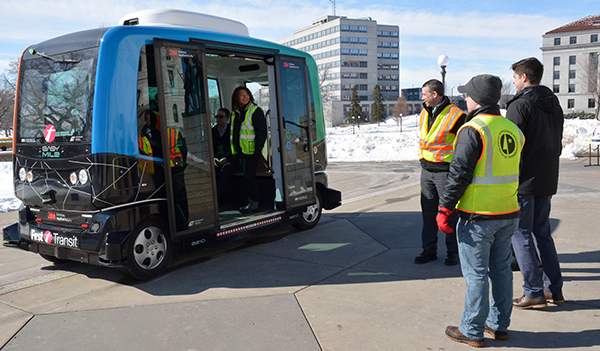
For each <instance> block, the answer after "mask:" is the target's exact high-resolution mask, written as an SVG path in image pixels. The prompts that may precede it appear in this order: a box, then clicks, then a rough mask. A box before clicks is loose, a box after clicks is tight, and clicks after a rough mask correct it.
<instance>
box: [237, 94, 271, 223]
mask: <svg viewBox="0 0 600 351" xmlns="http://www.w3.org/2000/svg"><path fill="white" fill-rule="evenodd" d="M231 108H232V110H233V114H232V117H231V137H230V142H231V155H230V156H228V159H230V161H237V162H239V165H240V166H241V169H242V173H243V174H244V180H245V182H246V185H247V187H248V204H247V205H246V206H244V207H242V208H240V212H241V213H248V212H252V211H255V210H256V209H258V200H259V197H258V184H257V182H256V170H257V168H258V163H259V162H260V160H261V157H262V148H263V146H264V145H265V141H266V139H267V123H266V121H265V114H264V112H263V110H262V109H261V108H260V107H258V106H257V105H256V104H255V102H254V97H253V96H252V93H251V92H250V90H249V89H248V88H246V87H237V88H236V89H235V90H234V92H233V96H232V98H231Z"/></svg>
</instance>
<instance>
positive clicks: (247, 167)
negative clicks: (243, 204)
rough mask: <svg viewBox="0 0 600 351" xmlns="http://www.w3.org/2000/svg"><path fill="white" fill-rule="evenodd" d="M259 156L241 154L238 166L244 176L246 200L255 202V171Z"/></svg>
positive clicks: (256, 194)
mask: <svg viewBox="0 0 600 351" xmlns="http://www.w3.org/2000/svg"><path fill="white" fill-rule="evenodd" d="M260 156H261V155H260V154H258V155H256V154H254V155H246V154H241V157H240V158H239V162H240V166H241V167H242V173H243V174H244V181H246V185H247V186H248V198H249V199H250V200H252V201H255V202H258V183H257V182H256V171H257V169H258V161H259V159H260Z"/></svg>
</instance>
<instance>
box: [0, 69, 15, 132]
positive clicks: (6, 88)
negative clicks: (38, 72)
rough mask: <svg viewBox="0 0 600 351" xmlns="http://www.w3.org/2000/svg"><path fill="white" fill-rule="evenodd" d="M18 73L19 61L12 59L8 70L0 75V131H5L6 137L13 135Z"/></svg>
mask: <svg viewBox="0 0 600 351" xmlns="http://www.w3.org/2000/svg"><path fill="white" fill-rule="evenodd" d="M18 71H19V61H18V60H17V59H12V60H10V61H9V64H8V69H7V70H6V71H5V72H3V73H2V74H0V130H3V131H4V133H5V134H4V135H6V136H10V135H11V133H10V131H11V128H12V126H13V116H14V106H15V88H16V82H17V74H18Z"/></svg>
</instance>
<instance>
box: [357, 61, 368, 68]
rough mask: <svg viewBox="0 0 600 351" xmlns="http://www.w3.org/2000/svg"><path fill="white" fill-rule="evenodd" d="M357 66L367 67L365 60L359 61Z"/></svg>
mask: <svg viewBox="0 0 600 351" xmlns="http://www.w3.org/2000/svg"><path fill="white" fill-rule="evenodd" d="M359 67H367V61H360V62H359Z"/></svg>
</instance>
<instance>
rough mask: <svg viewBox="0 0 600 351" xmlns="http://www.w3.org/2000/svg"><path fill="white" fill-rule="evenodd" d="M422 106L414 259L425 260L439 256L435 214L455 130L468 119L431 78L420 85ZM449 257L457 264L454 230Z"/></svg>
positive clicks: (453, 224) (448, 260)
mask: <svg viewBox="0 0 600 351" xmlns="http://www.w3.org/2000/svg"><path fill="white" fill-rule="evenodd" d="M421 92H422V94H423V96H422V97H421V100H423V110H422V111H421V115H420V117H419V129H420V131H421V133H420V138H419V160H420V162H421V168H422V169H421V215H422V217H423V230H422V232H421V241H422V247H423V252H422V253H421V254H420V255H419V256H417V257H416V258H415V263H417V264H423V263H427V262H429V261H433V260H436V259H437V241H438V227H437V224H436V222H435V217H436V216H437V213H438V204H439V201H440V198H441V197H442V194H443V192H444V186H445V185H446V178H447V177H448V169H449V165H450V161H452V156H453V154H454V147H453V143H454V139H455V137H456V132H457V131H458V129H459V128H460V127H461V126H462V125H463V124H464V123H465V119H466V114H465V113H464V112H463V111H462V110H461V109H460V108H458V107H456V106H454V105H453V104H451V103H450V99H448V97H447V96H445V95H444V85H443V84H442V82H440V81H439V80H437V79H431V80H428V81H427V82H425V84H423V87H422V88H421ZM457 220H458V216H457V215H456V214H453V215H452V216H451V217H450V227H451V228H454V227H456V221H457ZM446 251H447V256H446V261H445V264H446V265H448V266H454V265H457V264H458V246H457V244H456V233H455V232H454V231H452V232H450V233H447V234H446Z"/></svg>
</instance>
